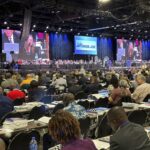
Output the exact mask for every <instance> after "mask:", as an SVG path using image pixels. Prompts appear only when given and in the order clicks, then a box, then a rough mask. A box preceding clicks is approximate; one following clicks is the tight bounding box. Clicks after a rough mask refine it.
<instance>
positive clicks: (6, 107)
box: [0, 87, 14, 118]
mask: <svg viewBox="0 0 150 150" xmlns="http://www.w3.org/2000/svg"><path fill="white" fill-rule="evenodd" d="M13 109H14V107H13V103H12V101H11V100H10V99H9V98H8V97H6V96H4V95H3V90H2V87H0V118H2V117H3V116H4V115H6V114H7V113H9V112H11V111H13Z"/></svg>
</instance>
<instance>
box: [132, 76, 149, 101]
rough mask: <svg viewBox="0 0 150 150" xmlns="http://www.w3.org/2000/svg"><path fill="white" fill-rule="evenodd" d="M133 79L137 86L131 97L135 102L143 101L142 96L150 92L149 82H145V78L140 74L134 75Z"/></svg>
mask: <svg viewBox="0 0 150 150" xmlns="http://www.w3.org/2000/svg"><path fill="white" fill-rule="evenodd" d="M135 81H136V82H137V84H138V86H137V88H136V89H135V91H134V93H133V94H132V99H133V100H134V101H135V102H136V103H140V102H143V100H144V98H145V97H146V96H147V95H148V94H150V84H148V83H146V78H145V76H143V75H142V74H138V75H137V76H136V77H135Z"/></svg>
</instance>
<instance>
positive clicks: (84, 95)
mask: <svg viewBox="0 0 150 150" xmlns="http://www.w3.org/2000/svg"><path fill="white" fill-rule="evenodd" d="M86 98H87V94H86V93H84V91H80V92H78V93H76V94H75V100H79V99H86Z"/></svg>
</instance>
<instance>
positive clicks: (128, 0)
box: [0, 0, 150, 38]
mask: <svg viewBox="0 0 150 150" xmlns="http://www.w3.org/2000/svg"><path fill="white" fill-rule="evenodd" d="M25 9H31V10H32V25H31V30H32V29H34V30H35V31H45V30H46V31H47V32H49V31H55V32H56V31H57V32H72V33H74V34H77V33H80V34H83V35H85V34H88V35H102V36H120V37H121V36H122V37H126V38H150V34H149V33H150V0H110V2H108V3H102V2H100V0H5V1H4V0H0V26H1V28H7V27H10V28H13V29H21V28H22V25H21V24H23V18H24V11H25ZM4 22H7V24H6V23H5V24H4ZM33 25H36V27H34V28H33ZM46 27H47V28H46Z"/></svg>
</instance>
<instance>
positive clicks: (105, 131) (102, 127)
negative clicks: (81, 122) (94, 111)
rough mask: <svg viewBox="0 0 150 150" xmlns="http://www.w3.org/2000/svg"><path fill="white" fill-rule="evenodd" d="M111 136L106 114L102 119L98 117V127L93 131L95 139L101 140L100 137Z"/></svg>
mask: <svg viewBox="0 0 150 150" xmlns="http://www.w3.org/2000/svg"><path fill="white" fill-rule="evenodd" d="M111 134H112V129H111V127H110V126H109V125H108V121H107V113H105V114H104V115H103V116H102V117H99V119H98V126H97V128H96V131H95V137H96V138H101V137H104V136H108V135H111Z"/></svg>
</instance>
